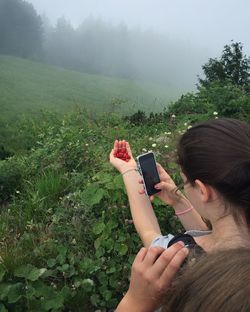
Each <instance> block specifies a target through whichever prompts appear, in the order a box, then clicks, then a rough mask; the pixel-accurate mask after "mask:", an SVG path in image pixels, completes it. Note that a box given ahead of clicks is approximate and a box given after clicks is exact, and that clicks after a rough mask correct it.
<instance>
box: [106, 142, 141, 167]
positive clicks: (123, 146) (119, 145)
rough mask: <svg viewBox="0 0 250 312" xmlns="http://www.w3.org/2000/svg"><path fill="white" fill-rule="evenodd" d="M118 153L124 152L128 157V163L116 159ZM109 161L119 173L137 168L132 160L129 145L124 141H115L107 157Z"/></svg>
mask: <svg viewBox="0 0 250 312" xmlns="http://www.w3.org/2000/svg"><path fill="white" fill-rule="evenodd" d="M120 151H124V152H126V153H127V154H128V155H129V157H130V159H129V160H128V161H124V160H122V159H120V158H118V157H115V154H116V153H117V152H120ZM109 160H110V163H111V165H112V166H113V167H115V168H116V169H117V170H118V171H119V172H120V173H123V172H125V171H126V170H129V169H132V168H134V169H136V168H137V165H136V162H135V160H134V158H133V155H132V152H131V148H130V146H129V143H128V142H126V141H125V140H122V141H118V140H115V142H114V148H113V149H112V150H111V152H110V155H109Z"/></svg>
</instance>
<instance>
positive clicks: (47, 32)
mask: <svg viewBox="0 0 250 312" xmlns="http://www.w3.org/2000/svg"><path fill="white" fill-rule="evenodd" d="M183 48H184V47H183V44H180V43H179V42H177V41H173V40H170V39H169V38H168V37H166V36H164V35H160V34H157V33H155V32H153V31H150V30H148V31H143V30H141V29H140V28H139V27H138V28H136V29H129V28H128V27H127V26H126V25H125V24H122V23H121V24H120V25H116V26H114V25H113V24H111V23H108V22H105V21H103V20H102V19H100V18H94V17H92V16H90V17H88V18H86V19H85V20H84V21H83V22H82V23H81V24H80V25H79V26H78V27H76V28H74V27H73V26H72V25H71V23H70V22H69V21H68V20H66V19H65V18H59V19H58V21H57V23H56V25H52V24H51V23H50V21H49V20H48V18H46V17H45V16H42V17H41V16H39V15H38V14H37V12H36V10H35V9H34V7H33V5H32V4H30V3H28V2H27V1H25V0H0V54H8V55H14V56H18V57H23V58H29V59H35V60H38V61H41V62H45V63H48V64H52V65H56V66H60V67H64V68H67V69H72V70H76V71H80V72H85V73H90V74H102V75H107V76H114V77H119V78H127V79H132V80H149V81H151V82H155V83H162V84H164V85H168V86H173V88H174V87H176V86H177V85H178V86H180V87H187V88H189V89H190V82H189V85H186V82H187V80H192V79H191V77H190V75H192V74H191V73H193V72H195V73H197V72H198V71H199V69H198V66H199V67H200V64H201V60H200V59H199V51H195V49H194V50H193V51H192V49H191V48H190V47H189V48H188V49H185V53H184V52H183V50H184V49H183ZM192 59H193V60H194V61H193V62H191V61H190V60H192ZM198 64H199V65H198ZM249 68H250V61H249V58H247V57H246V56H245V55H244V53H243V45H242V44H241V43H240V42H232V43H231V44H230V45H226V46H225V47H224V50H223V54H222V57H221V58H220V59H217V58H215V59H209V61H208V62H207V63H206V64H205V65H203V68H202V69H203V73H204V76H205V78H203V77H202V78H199V84H200V85H204V86H205V85H207V84H208V83H209V82H210V81H213V80H219V81H228V80H230V81H232V83H234V84H237V85H241V86H242V85H248V84H249ZM183 77H184V78H183ZM191 83H192V85H193V84H194V81H192V82H191Z"/></svg>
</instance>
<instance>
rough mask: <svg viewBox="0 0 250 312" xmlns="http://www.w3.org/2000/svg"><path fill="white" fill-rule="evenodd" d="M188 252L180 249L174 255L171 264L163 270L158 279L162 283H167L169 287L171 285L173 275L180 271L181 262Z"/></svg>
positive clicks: (185, 249)
mask: <svg viewBox="0 0 250 312" xmlns="http://www.w3.org/2000/svg"><path fill="white" fill-rule="evenodd" d="M172 246H174V245H172ZM172 246H171V247H172ZM188 252H189V251H188V249H187V248H181V249H179V250H178V251H177V252H176V253H175V255H174V256H173V258H172V260H171V262H170V263H169V264H168V266H167V267H166V268H165V270H164V272H163V273H162V275H161V277H160V279H161V281H162V283H169V285H170V284H171V281H172V279H173V278H174V276H175V274H176V273H177V272H178V270H179V269H180V266H181V265H182V263H183V261H184V260H185V258H186V257H187V255H188Z"/></svg>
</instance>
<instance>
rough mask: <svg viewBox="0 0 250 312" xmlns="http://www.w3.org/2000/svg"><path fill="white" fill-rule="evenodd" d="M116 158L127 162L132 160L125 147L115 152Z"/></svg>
mask: <svg viewBox="0 0 250 312" xmlns="http://www.w3.org/2000/svg"><path fill="white" fill-rule="evenodd" d="M114 156H115V157H117V158H120V159H122V160H123V161H126V162H128V161H129V160H130V159H131V157H130V156H129V154H128V152H127V149H126V148H125V147H122V148H118V150H117V151H115V152H114Z"/></svg>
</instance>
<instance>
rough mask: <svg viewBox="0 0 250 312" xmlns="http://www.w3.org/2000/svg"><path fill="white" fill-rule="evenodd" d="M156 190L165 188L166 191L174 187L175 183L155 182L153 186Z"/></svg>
mask: <svg viewBox="0 0 250 312" xmlns="http://www.w3.org/2000/svg"><path fill="white" fill-rule="evenodd" d="M154 187H155V188H156V189H157V190H166V191H172V190H173V189H175V188H176V185H175V184H172V183H168V182H164V181H162V182H160V183H157V184H156V185H155V186H154Z"/></svg>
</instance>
